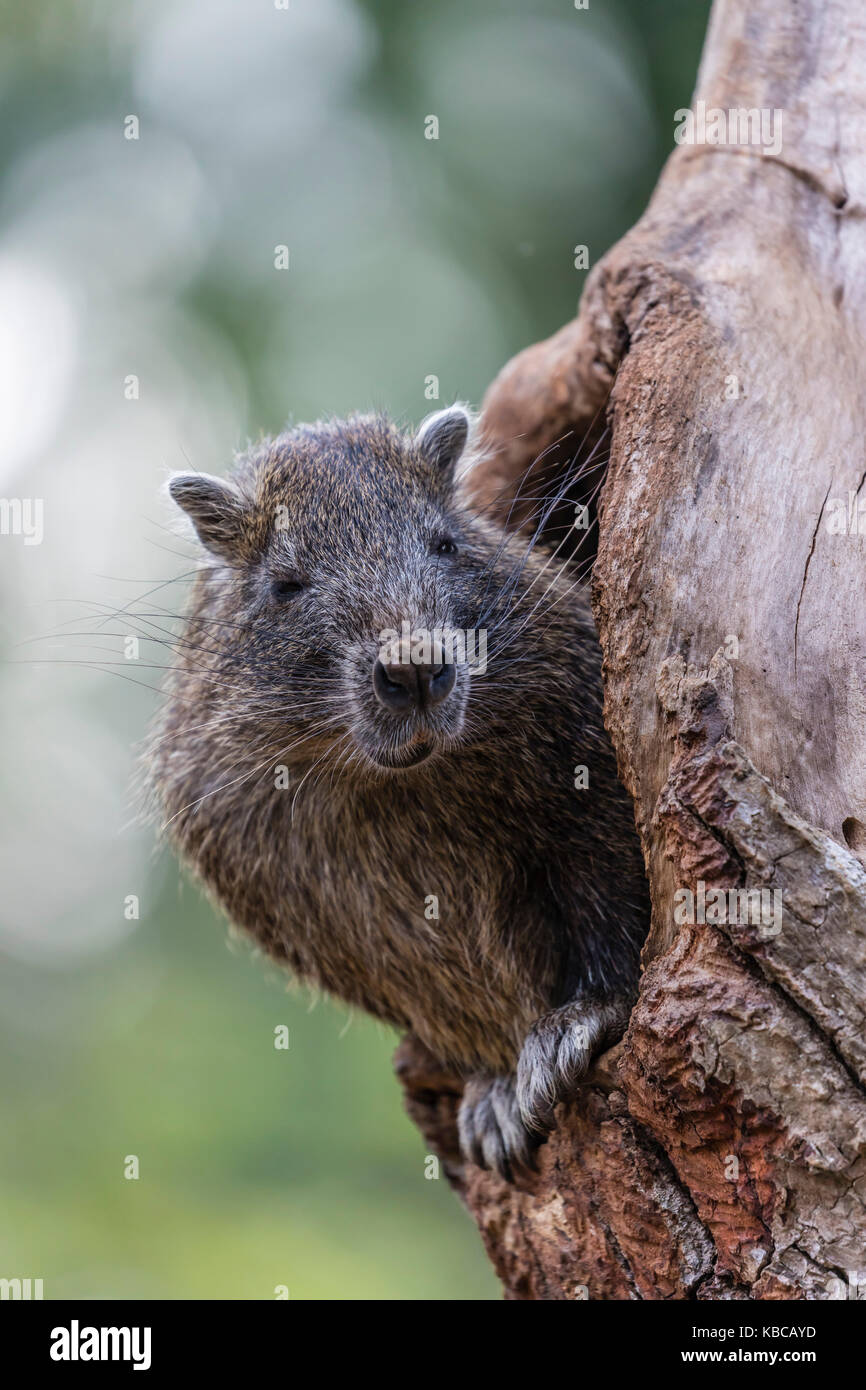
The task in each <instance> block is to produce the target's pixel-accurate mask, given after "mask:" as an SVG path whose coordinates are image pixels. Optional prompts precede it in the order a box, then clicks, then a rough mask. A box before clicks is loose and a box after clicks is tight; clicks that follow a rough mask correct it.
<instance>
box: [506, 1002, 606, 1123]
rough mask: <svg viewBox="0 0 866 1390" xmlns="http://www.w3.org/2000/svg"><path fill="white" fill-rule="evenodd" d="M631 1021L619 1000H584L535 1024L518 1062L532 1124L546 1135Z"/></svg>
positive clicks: (521, 1098) (520, 1097)
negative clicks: (560, 1110) (556, 1111)
mask: <svg viewBox="0 0 866 1390" xmlns="http://www.w3.org/2000/svg"><path fill="white" fill-rule="evenodd" d="M627 1022H628V1006H627V1003H625V1002H624V1001H622V1000H619V999H606V1000H591V999H578V1000H575V1001H574V1002H572V1003H571V1004H565V1005H563V1007H562V1008H559V1009H554V1010H553V1012H552V1013H549V1014H544V1016H543V1017H542V1018H540V1019H539V1020H538V1022H537V1023H535V1024H533V1026H532V1028H531V1029H530V1030H529V1033H528V1034H527V1035H526V1041H525V1042H524V1044H523V1048H522V1050H521V1053H520V1057H519V1059H518V1062H517V1103H518V1108H519V1110H520V1115H521V1118H522V1120H523V1123H524V1125H525V1126H526V1128H527V1129H528V1130H529V1131H530V1132H531V1133H533V1134H536V1135H539V1136H544V1135H546V1134H548V1133H549V1132H550V1130H551V1129H552V1128H553V1125H554V1113H553V1112H554V1109H555V1107H556V1106H557V1105H558V1104H559V1102H560V1101H563V1100H567V1099H568V1098H569V1097H570V1096H571V1095H573V1093H574V1090H575V1088H576V1086H577V1085H578V1083H579V1082H580V1081H581V1080H582V1079H583V1077H584V1076H585V1075H586V1072H587V1071H588V1069H589V1064H590V1062H591V1061H592V1059H593V1057H594V1056H595V1054H596V1053H597V1052H598V1051H599V1050H600V1049H601V1047H603V1046H604V1045H605V1044H606V1043H608V1042H610V1041H612V1040H613V1039H614V1038H615V1037H617V1036H618V1035H619V1034H620V1033H621V1032H622V1031H623V1030H624V1028H625V1026H626V1023H627Z"/></svg>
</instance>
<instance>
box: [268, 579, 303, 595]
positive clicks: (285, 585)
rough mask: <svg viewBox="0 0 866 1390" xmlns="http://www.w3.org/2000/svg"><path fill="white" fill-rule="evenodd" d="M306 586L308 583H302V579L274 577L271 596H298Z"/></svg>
mask: <svg viewBox="0 0 866 1390" xmlns="http://www.w3.org/2000/svg"><path fill="white" fill-rule="evenodd" d="M305 588H306V585H305V584H302V583H301V581H300V579H272V580H271V598H277V599H285V598H296V597H297V595H298V594H302V593H303V592H304V589H305Z"/></svg>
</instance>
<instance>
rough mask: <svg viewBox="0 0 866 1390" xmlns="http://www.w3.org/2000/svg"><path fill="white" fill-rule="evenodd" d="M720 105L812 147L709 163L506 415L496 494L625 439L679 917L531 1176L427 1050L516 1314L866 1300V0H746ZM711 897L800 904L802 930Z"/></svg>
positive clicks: (648, 699) (638, 618)
mask: <svg viewBox="0 0 866 1390" xmlns="http://www.w3.org/2000/svg"><path fill="white" fill-rule="evenodd" d="M698 102H703V103H705V108H706V109H707V110H709V111H715V110H718V111H722V112H725V113H729V112H731V111H738V110H748V109H753V110H761V109H764V110H767V111H772V112H775V111H779V110H780V111H781V112H782V117H781V119H782V140H781V146H780V148H778V149H770V148H768V147H765V148H763V149H761V148H757V147H756V146H755V145H748V144H712V143H695V144H683V145H680V146H679V147H678V148H677V149H676V151H675V153H674V154H673V155H672V156H671V158H670V159H669V161H668V163H667V165H666V167H665V169H664V171H663V174H662V176H661V179H660V181H659V184H658V187H657V189H656V192H655V195H654V197H653V199H652V202H651V204H650V206H649V208H648V210H647V212H646V213H645V215H644V217H643V218H642V219H641V221H640V222H639V223H638V224H637V226H636V227H635V228H634V229H633V230H632V231H631V232H630V233H629V234H628V235H627V236H626V237H625V238H624V239H623V240H622V241H621V242H620V243H619V244H618V245H617V246H615V247H614V248H613V250H612V251H610V252H609V253H608V255H607V256H606V257H605V258H604V260H603V261H602V262H600V263H599V264H598V266H596V267H595V269H594V271H593V272H592V274H591V275H590V277H589V280H588V283H587V287H586V291H585V293H584V297H583V301H582V304H581V311H580V315H579V317H578V318H577V320H576V321H575V322H574V323H572V324H569V325H568V326H567V327H565V328H563V329H562V330H561V332H559V333H558V334H557V335H556V336H555V337H553V338H552V339H550V340H549V341H547V342H545V343H541V344H538V345H537V346H535V347H532V348H529V349H528V350H527V351H526V352H524V353H522V354H521V355H520V356H518V357H517V358H515V359H514V360H513V361H512V362H511V363H510V364H509V365H508V366H507V367H506V368H505V369H504V370H503V372H502V373H501V374H500V376H499V378H498V379H497V380H496V382H494V384H493V386H492V387H491V389H490V391H489V392H488V395H487V399H486V401H485V404H484V416H483V418H484V425H485V430H486V434H487V438H488V440H489V442H490V444H491V457H490V459H489V461H488V463H487V464H486V466H485V468H484V470H483V471H482V473H481V474H480V475H479V479H478V488H479V496H480V498H481V500H482V501H484V502H486V503H488V504H491V503H492V501H493V499H494V497H495V496H496V494H497V492H498V490H499V489H503V488H504V493H503V496H504V499H505V502H506V504H507V502H508V501H509V499H510V497H511V495H512V494H513V491H514V487H515V483H516V480H517V479H518V478H519V477H520V475H521V473H522V472H523V471H524V469H525V468H526V467H527V465H528V464H530V463H531V462H532V460H533V459H534V458H535V457H537V455H538V454H540V453H541V451H542V450H544V449H545V448H547V447H548V446H549V445H551V444H552V442H553V441H555V440H557V439H560V438H561V437H562V436H564V435H568V434H569V433H570V435H571V437H574V438H584V437H585V436H587V435H588V434H591V432H592V430H593V429H595V428H597V421H598V419H599V418H601V419H602V420H604V419H605V418H606V420H607V424H608V426H609V428H610V431H611V435H610V438H611V446H610V458H609V463H608V468H607V477H606V481H605V485H604V490H603V496H602V503H601V508H600V519H599V545H598V557H597V560H596V564H595V568H594V574H593V603H594V609H595V614H596V619H597V623H598V628H599V635H600V639H601V643H602V648H603V652H604V679H605V702H606V704H605V708H606V718H607V723H608V727H609V730H610V733H611V737H612V739H613V741H614V745H615V747H616V751H617V756H618V759H619V764H620V770H621V775H622V777H623V780H624V782H625V784H626V786H627V787H628V788H629V790H630V792H631V794H632V796H633V798H634V803H635V815H636V821H637V825H638V829H639V832H640V835H641V839H642V843H643V848H644V853H645V858H646V864H647V872H648V876H649V880H650V885H651V891H652V901H653V924H652V930H651V933H650V937H649V940H648V942H647V947H646V951H645V971H644V975H643V980H642V986H641V992H640V998H639V1001H638V1003H637V1006H636V1007H635V1010H634V1012H633V1015H632V1018H631V1022H630V1026H629V1030H628V1033H627V1035H626V1037H625V1039H624V1040H623V1042H622V1043H621V1044H619V1045H618V1047H617V1048H615V1049H614V1050H613V1051H612V1052H610V1053H608V1054H607V1055H606V1056H605V1057H604V1058H602V1059H601V1060H600V1063H599V1065H598V1066H597V1068H596V1070H595V1071H594V1073H593V1075H592V1077H591V1078H590V1081H589V1083H588V1084H587V1085H586V1086H585V1087H584V1088H583V1090H582V1092H581V1094H580V1096H579V1097H578V1098H577V1099H576V1100H575V1101H574V1103H573V1104H571V1105H569V1106H567V1107H561V1108H560V1111H559V1112H558V1126H557V1129H556V1130H555V1132H554V1134H553V1135H552V1137H551V1139H550V1141H549V1142H548V1143H547V1144H546V1145H545V1146H544V1147H543V1149H542V1150H541V1157H540V1164H539V1173H538V1176H537V1178H536V1179H535V1180H533V1181H532V1182H530V1183H528V1184H524V1185H522V1186H519V1187H514V1186H508V1185H506V1184H504V1183H502V1182H500V1181H499V1180H498V1179H496V1178H494V1177H492V1176H490V1175H489V1174H485V1173H481V1172H480V1171H479V1170H477V1169H475V1168H472V1167H471V1166H468V1165H467V1166H465V1167H463V1166H461V1164H460V1159H459V1154H458V1152H457V1150H456V1146H455V1136H454V1124H453V1121H454V1110H455V1107H456V1102H457V1098H458V1096H459V1084H458V1083H456V1082H455V1081H454V1080H453V1079H452V1078H448V1077H446V1076H443V1075H442V1074H441V1072H439V1071H438V1070H437V1069H436V1066H435V1063H434V1062H433V1061H432V1059H430V1058H429V1057H427V1056H425V1055H424V1054H423V1052H422V1051H421V1050H420V1049H419V1048H418V1047H417V1045H416V1044H414V1043H413V1042H411V1041H407V1042H406V1043H404V1044H403V1045H402V1047H401V1049H400V1052H399V1053H398V1071H399V1073H400V1075H401V1077H402V1079H403V1082H404V1085H405V1087H406V1090H407V1095H408V1098H409V1105H410V1110H411V1112H412V1114H413V1116H414V1117H415V1119H416V1120H417V1121H418V1123H419V1124H420V1126H421V1128H422V1129H423V1130H424V1132H425V1134H426V1135H427V1137H428V1141H429V1142H430V1143H431V1145H433V1146H434V1147H435V1148H436V1149H437V1151H438V1152H439V1153H440V1154H441V1155H442V1157H443V1158H444V1160H445V1164H446V1171H447V1173H448V1175H449V1176H450V1178H451V1180H452V1181H453V1182H454V1184H455V1186H456V1187H457V1188H458V1190H459V1191H460V1193H461V1195H462V1197H463V1200H464V1201H465V1202H466V1204H467V1205H468V1207H469V1210H470V1211H471V1213H472V1215H473V1216H474V1218H475V1220H476V1221H477V1223H478V1225H479V1228H480V1230H481V1234H482V1236H483V1239H484V1241H485V1245H486V1247H487V1250H488V1253H489V1255H490V1258H491V1260H492V1261H493V1263H494V1265H495V1267H496V1269H497V1271H498V1273H499V1275H500V1277H501V1278H502V1281H503V1284H504V1286H505V1290H506V1294H507V1296H509V1297H513V1298H539V1299H563V1298H574V1297H584V1296H587V1295H588V1296H589V1297H591V1298H606V1299H635V1298H637V1299H660V1298H676V1299H684V1298H699V1299H707V1298H710V1299H712V1298H715V1299H718V1298H757V1299H791V1298H814V1299H827V1298H842V1297H858V1296H861V1297H862V1296H864V1294H863V1293H862V1289H861V1286H862V1285H863V1284H864V1283H866V1212H864V1203H866V1156H864V1144H866V1029H864V1011H866V872H864V868H863V863H862V862H861V860H863V858H864V856H866V582H864V580H866V540H864V539H863V536H864V533H866V487H864V482H866V449H864V444H863V440H864V438H866V10H864V9H863V6H862V3H861V0H800V3H798V4H796V5H794V4H790V5H779V4H777V3H776V0H716V4H715V6H714V9H713V13H712V18H711V22H710V27H709V32H708V35H707V40H706V45H705V51H704V56H703V59H702V63H701V69H700V73H699V77H698V85H697V90H696V94H695V107H696V109H697V103H698ZM861 499H863V500H864V506H863V508H862V511H861V510H860V501H861ZM701 885H703V888H701ZM683 890H689V891H691V892H692V893H693V895H694V896H693V899H692V903H693V905H694V903H695V902H697V899H698V895H699V894H700V893H701V892H703V893H704V894H705V895H706V896H708V895H710V894H712V893H715V894H716V895H721V894H724V895H725V898H724V902H725V903H726V904H730V902H731V901H732V900H731V893H732V891H733V892H734V893H740V892H743V893H747V892H749V891H750V890H751V891H752V892H754V891H756V890H758V891H760V890H763V891H764V892H765V893H766V894H768V895H772V894H779V895H780V897H779V898H778V899H775V898H773V899H772V901H773V902H776V901H778V902H780V904H781V919H780V920H781V930H778V929H777V926H774V925H771V924H770V923H769V921H764V920H763V919H760V920H758V921H756V920H755V919H754V915H753V916H752V917H749V916H746V917H745V920H744V919H743V916H742V915H741V914H740V915H738V913H737V912H731V911H730V910H726V911H723V912H722V914H721V916H720V915H719V913H718V912H716V913H715V915H713V914H712V913H710V914H708V920H704V921H701V920H683V913H682V912H681V911H680V910H679V909H680V908H682V903H683ZM714 901H715V902H716V904H718V903H719V902H720V901H722V899H721V898H720V896H716V897H715V899H714ZM735 901H736V902H737V903H740V902H742V901H747V900H745V899H740V898H739V897H738V898H737V899H735ZM685 915H686V917H688V913H686V914H685ZM699 915H700V914H699ZM705 915H707V914H705ZM692 916H694V912H693V913H692ZM858 1291H859V1292H858Z"/></svg>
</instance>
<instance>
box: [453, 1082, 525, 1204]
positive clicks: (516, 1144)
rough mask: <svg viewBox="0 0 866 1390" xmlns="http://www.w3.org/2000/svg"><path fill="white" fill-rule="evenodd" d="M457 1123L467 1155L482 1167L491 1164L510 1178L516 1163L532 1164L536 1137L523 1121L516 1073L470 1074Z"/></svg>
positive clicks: (522, 1165) (464, 1152)
mask: <svg viewBox="0 0 866 1390" xmlns="http://www.w3.org/2000/svg"><path fill="white" fill-rule="evenodd" d="M457 1126H458V1130H459V1133H460V1147H461V1149H462V1150H463V1155H464V1157H465V1158H467V1159H469V1161H470V1162H471V1163H476V1164H477V1165H478V1167H479V1168H492V1169H493V1170H494V1171H495V1172H497V1173H498V1174H499V1175H500V1177H503V1178H505V1179H506V1181H508V1182H511V1181H512V1180H513V1177H514V1168H515V1166H519V1167H524V1168H529V1167H531V1166H532V1155H533V1150H534V1148H535V1143H536V1141H535V1140H534V1139H533V1138H532V1136H531V1135H529V1134H528V1133H527V1131H526V1129H525V1127H524V1125H523V1123H522V1121H521V1118H520V1111H519V1108H518V1104H517V1096H516V1093H515V1085H514V1078H513V1077H511V1076H496V1077H489V1076H473V1077H471V1078H470V1079H469V1081H467V1083H466V1086H465V1087H464V1090H463V1099H462V1100H461V1102H460V1110H459V1112H458V1116H457Z"/></svg>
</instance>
